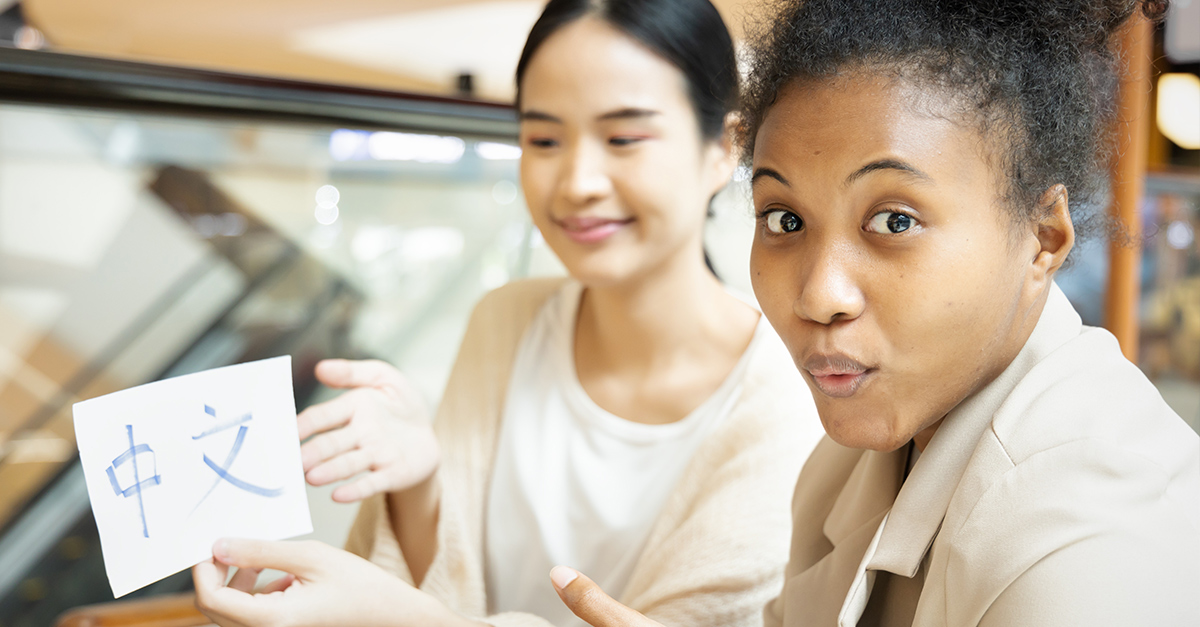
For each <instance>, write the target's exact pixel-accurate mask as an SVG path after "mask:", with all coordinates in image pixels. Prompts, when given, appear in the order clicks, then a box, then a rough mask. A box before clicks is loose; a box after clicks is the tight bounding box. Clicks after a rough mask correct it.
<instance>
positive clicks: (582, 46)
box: [521, 17, 690, 117]
mask: <svg viewBox="0 0 1200 627" xmlns="http://www.w3.org/2000/svg"><path fill="white" fill-rule="evenodd" d="M680 107H683V108H690V103H689V101H688V99H687V84H686V79H685V78H684V76H683V73H682V72H681V71H680V70H679V69H678V68H676V67H675V66H674V65H672V64H671V63H670V62H668V61H667V60H666V59H664V58H662V57H660V56H659V55H657V54H656V53H654V51H652V50H651V49H650V48H648V47H646V46H644V45H643V44H641V43H640V42H638V41H636V40H635V39H633V38H632V37H630V36H628V35H626V34H624V33H622V32H621V31H619V30H617V29H616V28H614V27H613V26H611V25H610V24H608V23H607V22H605V21H603V20H599V19H596V18H590V17H587V18H582V19H580V20H577V21H575V22H573V23H571V24H568V25H566V26H564V27H562V28H561V29H559V30H558V31H557V32H555V33H554V34H553V35H551V36H550V37H548V38H547V39H546V41H545V42H543V43H542V45H541V46H540V47H539V48H538V50H537V52H536V53H534V55H533V58H532V59H531V61H530V63H529V67H528V69H527V70H526V72H525V76H524V77H523V79H522V82H521V109H522V111H529V110H538V111H543V112H547V113H552V114H554V115H556V116H559V117H563V116H566V115H570V116H572V117H574V116H581V117H594V116H596V115H600V114H603V113H607V112H610V111H613V110H615V109H621V108H646V109H654V110H659V111H663V112H668V111H670V110H672V109H677V108H680Z"/></svg>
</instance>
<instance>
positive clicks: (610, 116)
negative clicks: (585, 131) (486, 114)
mask: <svg viewBox="0 0 1200 627" xmlns="http://www.w3.org/2000/svg"><path fill="white" fill-rule="evenodd" d="M661 114H662V113H661V112H659V111H655V110H654V109H640V108H637V107H626V108H624V109H617V110H615V111H609V112H608V113H604V114H601V115H600V117H598V118H597V119H599V120H628V119H632V118H649V117H654V116H656V115H661ZM520 118H521V121H522V122H525V121H535V122H551V123H554V124H562V123H563V121H562V118H560V117H557V116H553V115H550V114H549V113H546V112H544V111H537V110H529V111H522V112H521V115H520Z"/></svg>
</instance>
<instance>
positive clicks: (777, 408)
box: [735, 323, 825, 452]
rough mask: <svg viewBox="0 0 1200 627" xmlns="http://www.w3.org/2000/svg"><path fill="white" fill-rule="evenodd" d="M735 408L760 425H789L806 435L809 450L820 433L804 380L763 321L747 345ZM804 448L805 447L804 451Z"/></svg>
mask: <svg viewBox="0 0 1200 627" xmlns="http://www.w3.org/2000/svg"><path fill="white" fill-rule="evenodd" d="M749 350H751V351H752V352H751V354H750V355H749V361H748V363H747V365H746V372H745V375H744V376H743V379H742V394H741V397H740V398H739V402H738V407H737V408H735V412H736V413H738V414H740V415H741V419H742V420H743V421H745V420H752V421H753V422H756V423H759V424H760V426H768V425H772V424H776V423H782V424H786V425H789V426H790V427H792V428H796V429H799V430H800V431H803V432H805V433H806V434H807V436H810V439H811V442H810V446H809V447H808V449H809V450H811V449H812V447H813V446H816V443H817V440H819V439H820V438H821V436H822V435H824V433H825V431H824V429H823V428H822V427H821V422H820V419H819V418H818V416H817V406H816V404H815V403H814V402H813V397H812V392H811V391H810V390H809V387H808V384H807V383H806V382H805V381H804V378H803V377H802V376H801V375H800V371H799V370H798V369H797V368H796V364H795V362H793V361H792V356H791V354H790V353H788V350H787V347H786V346H784V344H783V340H781V339H779V336H778V335H777V334H776V333H775V331H774V329H772V328H771V327H770V325H767V324H765V323H764V328H762V329H760V330H759V336H758V337H757V338H756V339H755V341H754V343H753V344H752V345H751V347H750V349H749ZM806 452H807V451H806Z"/></svg>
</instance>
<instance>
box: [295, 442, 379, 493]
mask: <svg viewBox="0 0 1200 627" xmlns="http://www.w3.org/2000/svg"><path fill="white" fill-rule="evenodd" d="M309 444H312V443H311V442H310V443H309ZM306 446H307V445H306ZM301 457H303V453H301ZM370 469H371V456H370V455H369V454H368V453H367V452H366V451H363V450H361V449H355V450H352V451H347V452H345V453H342V454H341V455H337V456H335V457H334V458H333V459H328V460H325V461H324V462H321V463H320V464H318V465H317V466H316V467H315V468H313V469H312V470H309V471H308V472H306V473H304V478H305V479H307V480H308V482H309V483H311V484H313V485H316V486H321V485H325V484H327V483H333V482H334V481H341V480H342V479H349V478H350V477H353V476H354V475H357V474H358V473H360V472H363V471H364V470H370Z"/></svg>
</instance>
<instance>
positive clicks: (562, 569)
mask: <svg viewBox="0 0 1200 627" xmlns="http://www.w3.org/2000/svg"><path fill="white" fill-rule="evenodd" d="M550 581H551V582H553V583H554V589H555V591H557V592H558V597H559V598H560V599H562V602H563V603H565V604H566V605H567V608H568V609H570V610H571V611H572V612H574V613H575V615H576V616H578V617H579V618H580V619H582V620H583V621H584V622H586V623H587V624H589V625H592V627H651V626H656V627H662V626H661V625H659V624H658V623H656V622H654V621H652V620H650V619H649V618H646V617H645V616H642V615H641V614H639V613H638V612H635V611H633V610H631V609H629V608H628V607H626V606H624V605H621V604H620V603H618V602H617V601H616V600H614V599H613V598H612V597H610V596H608V595H607V594H605V593H604V591H603V590H601V589H600V586H598V585H596V582H594V581H592V580H591V579H588V577H587V576H586V575H584V574H582V573H580V572H579V571H577V570H573V569H571V568H567V567H566V566H555V567H554V568H553V569H552V570H551V571H550Z"/></svg>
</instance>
